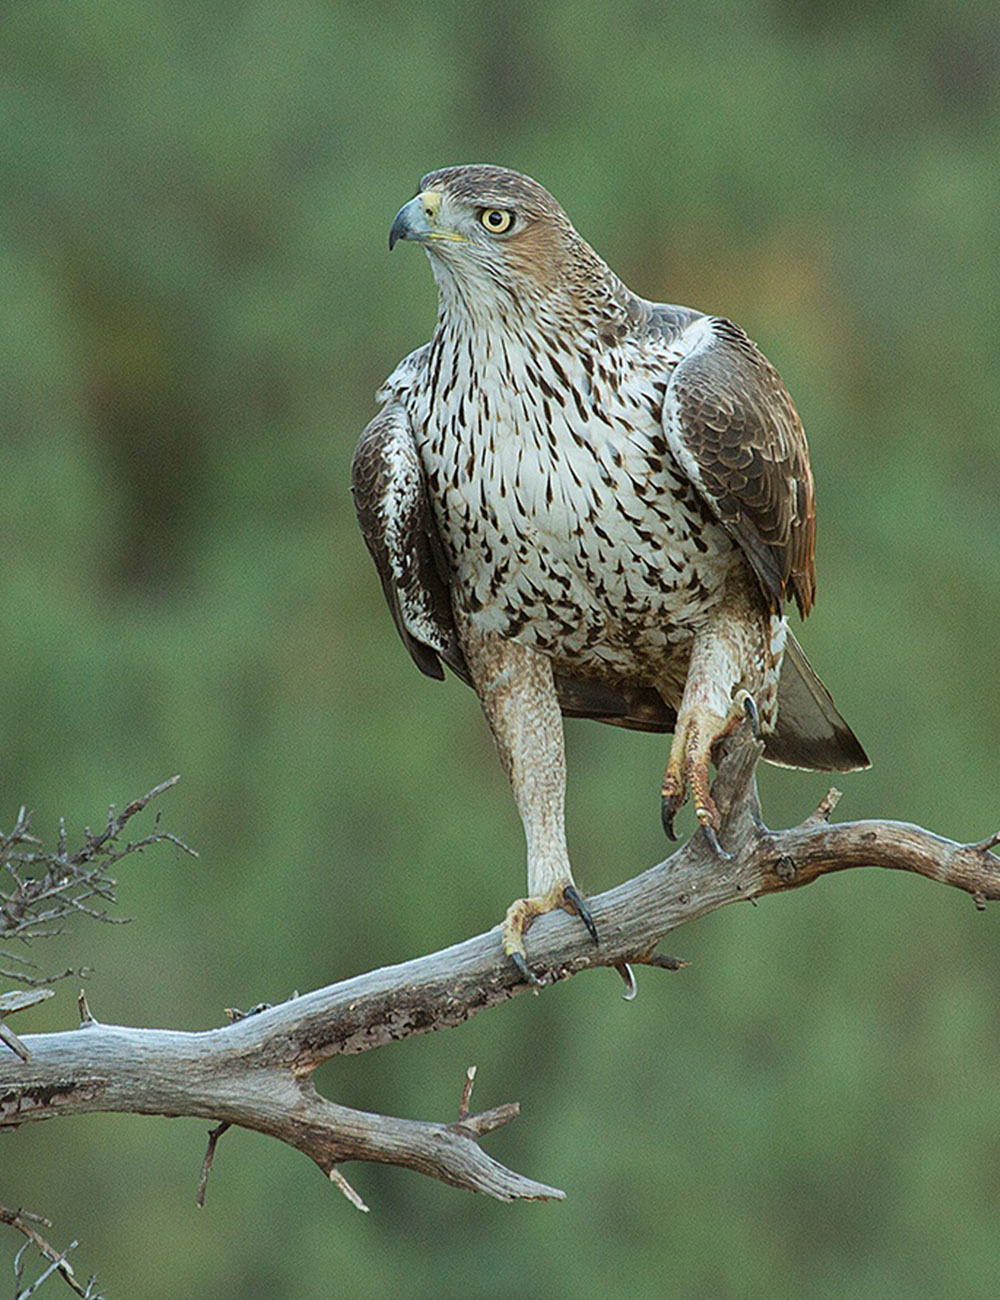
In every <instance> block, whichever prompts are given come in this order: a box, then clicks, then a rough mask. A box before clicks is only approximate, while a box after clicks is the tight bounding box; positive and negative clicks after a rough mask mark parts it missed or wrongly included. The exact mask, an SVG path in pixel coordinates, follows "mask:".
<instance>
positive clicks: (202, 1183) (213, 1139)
mask: <svg viewBox="0 0 1000 1300" xmlns="http://www.w3.org/2000/svg"><path fill="white" fill-rule="evenodd" d="M229 1128H232V1125H231V1124H230V1123H229V1121H228V1120H223V1121H222V1123H221V1124H219V1125H218V1127H217V1128H213V1129H209V1132H208V1150H207V1151H206V1152H205V1159H204V1160H203V1161H202V1162H201V1177H200V1178H199V1179H198V1195H197V1196H196V1197H195V1205H197V1207H198V1209H199V1210H201V1209H204V1206H205V1188H206V1187H207V1186H208V1174H209V1171H210V1169H211V1168H212V1161H213V1160H214V1159H215V1147H216V1144H217V1142H218V1141H219V1138H220V1137H222V1135H223V1133H225V1132H226V1130H227V1129H229Z"/></svg>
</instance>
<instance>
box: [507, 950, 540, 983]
mask: <svg viewBox="0 0 1000 1300" xmlns="http://www.w3.org/2000/svg"><path fill="white" fill-rule="evenodd" d="M510 959H511V961H512V962H513V963H514V965H515V966H516V967H517V970H518V974H519V975H520V976H521V978H522V979H523V980H524V982H525V983H526V984H533V985H534V986H535V988H536V989H540V988H544V985H543V983H542V981H541V980H540V979H539V978H538V976H537V975H536V974H535V972H534V971H533V970H532V969H531V967H530V966H529V965H528V963H527V962H526V961H525V960H524V958H523V957H522V956H521V954H520V953H519V952H512V953H511V954H510Z"/></svg>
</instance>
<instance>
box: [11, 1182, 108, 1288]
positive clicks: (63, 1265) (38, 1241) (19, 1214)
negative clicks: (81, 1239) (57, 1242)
mask: <svg viewBox="0 0 1000 1300" xmlns="http://www.w3.org/2000/svg"><path fill="white" fill-rule="evenodd" d="M0 1223H6V1224H7V1225H8V1226H9V1227H11V1228H13V1229H14V1230H15V1232H19V1233H20V1234H21V1235H22V1236H23V1237H25V1238H26V1240H25V1243H24V1245H23V1246H22V1247H21V1249H20V1250H19V1251H18V1252H17V1255H16V1256H15V1257H14V1300H28V1297H29V1296H33V1295H35V1294H36V1293H37V1291H38V1289H39V1287H40V1286H41V1285H42V1284H43V1283H44V1282H46V1281H47V1280H48V1279H49V1278H50V1277H52V1276H53V1274H55V1273H58V1274H59V1276H60V1277H61V1278H62V1279H63V1281H64V1282H66V1283H67V1284H68V1286H69V1287H70V1288H71V1289H72V1290H73V1291H74V1292H75V1293H76V1294H77V1295H78V1296H83V1297H84V1300H103V1297H102V1295H101V1293H100V1292H99V1291H97V1290H95V1287H96V1286H97V1278H96V1277H91V1279H90V1280H89V1282H87V1284H86V1286H84V1285H83V1284H82V1283H81V1282H79V1281H78V1280H77V1277H76V1273H75V1272H74V1271H73V1265H72V1264H71V1263H70V1262H69V1260H68V1259H67V1258H66V1256H67V1255H68V1254H69V1252H70V1251H71V1250H75V1249H76V1245H77V1243H76V1242H75V1241H71V1242H70V1244H69V1245H68V1246H67V1247H66V1249H65V1250H62V1251H60V1250H56V1248H55V1246H52V1245H50V1244H49V1243H48V1241H46V1239H45V1238H44V1237H43V1236H42V1234H41V1233H40V1232H39V1231H38V1229H37V1228H35V1227H33V1226H32V1225H33V1224H36V1223H37V1224H40V1225H41V1226H42V1227H43V1228H51V1227H52V1224H51V1222H50V1221H49V1220H48V1219H45V1218H43V1217H42V1216H41V1215H40V1214H32V1213H31V1212H30V1211H28V1210H10V1209H8V1208H7V1206H5V1205H0ZM29 1246H34V1247H35V1249H36V1250H37V1251H38V1253H39V1254H40V1255H41V1256H42V1258H43V1259H44V1260H46V1261H47V1262H48V1268H46V1269H45V1270H44V1271H43V1272H42V1273H40V1274H39V1275H38V1277H36V1278H35V1280H34V1281H33V1282H30V1283H29V1284H28V1286H27V1287H25V1288H22V1286H21V1283H22V1282H23V1281H24V1263H25V1252H26V1251H27V1250H28V1247H29Z"/></svg>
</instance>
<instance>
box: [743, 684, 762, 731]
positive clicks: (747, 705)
mask: <svg viewBox="0 0 1000 1300" xmlns="http://www.w3.org/2000/svg"><path fill="white" fill-rule="evenodd" d="M743 712H744V713H745V714H746V715H747V719H748V721H749V723H750V730H751V731H752V732H753V738H754V740H759V739H760V714H759V713H758V712H757V701H756V700H755V699H754V697H753V696H752V695H744V697H743Z"/></svg>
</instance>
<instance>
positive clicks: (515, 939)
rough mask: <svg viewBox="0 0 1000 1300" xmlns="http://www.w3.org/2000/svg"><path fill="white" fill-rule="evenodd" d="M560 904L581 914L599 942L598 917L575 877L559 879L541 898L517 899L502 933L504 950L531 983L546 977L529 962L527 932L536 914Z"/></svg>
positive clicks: (539, 981) (588, 928)
mask: <svg viewBox="0 0 1000 1300" xmlns="http://www.w3.org/2000/svg"><path fill="white" fill-rule="evenodd" d="M557 907H561V908H563V910H564V911H566V912H569V914H570V915H571V916H578V917H579V918H580V920H581V921H582V922H583V923H584V925H585V926H586V927H587V931H588V933H589V934H590V937H591V938H592V939H593V941H594V943H597V942H598V938H597V926H596V925H595V924H594V918H593V917H592V916H591V915H590V909H589V908H588V907H587V904H586V903H585V902H584V900H583V898H582V896H581V894H580V892H579V890H578V889H577V887H576V885H574V884H573V882H572V880H557V881H556V883H555V884H554V885H553V886H552V888H551V889H550V890H549V892H548V893H547V894H542V895H541V896H540V897H538V898H518V899H516V900H515V901H514V902H513V903H511V905H510V907H508V908H507V915H506V916H505V917H504V919H503V926H502V929H501V937H502V940H503V950H504V952H505V953H506V954H507V956H508V957H509V958H510V959H511V961H512V962H513V963H514V965H515V966H516V967H517V969H518V971H519V972H520V974H521V976H522V977H523V978H524V979H525V980H526V981H527V982H528V983H529V984H535V985H541V983H542V981H541V980H540V979H539V978H538V976H537V975H536V974H535V973H534V971H532V969H531V967H530V966H529V965H528V954H527V953H526V952H525V949H524V936H525V934H526V933H527V932H528V930H529V929H530V928H531V925H532V922H533V921H534V920H535V918H536V917H539V916H544V915H545V913H546V912H554V911H555V909H556V908H557Z"/></svg>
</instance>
